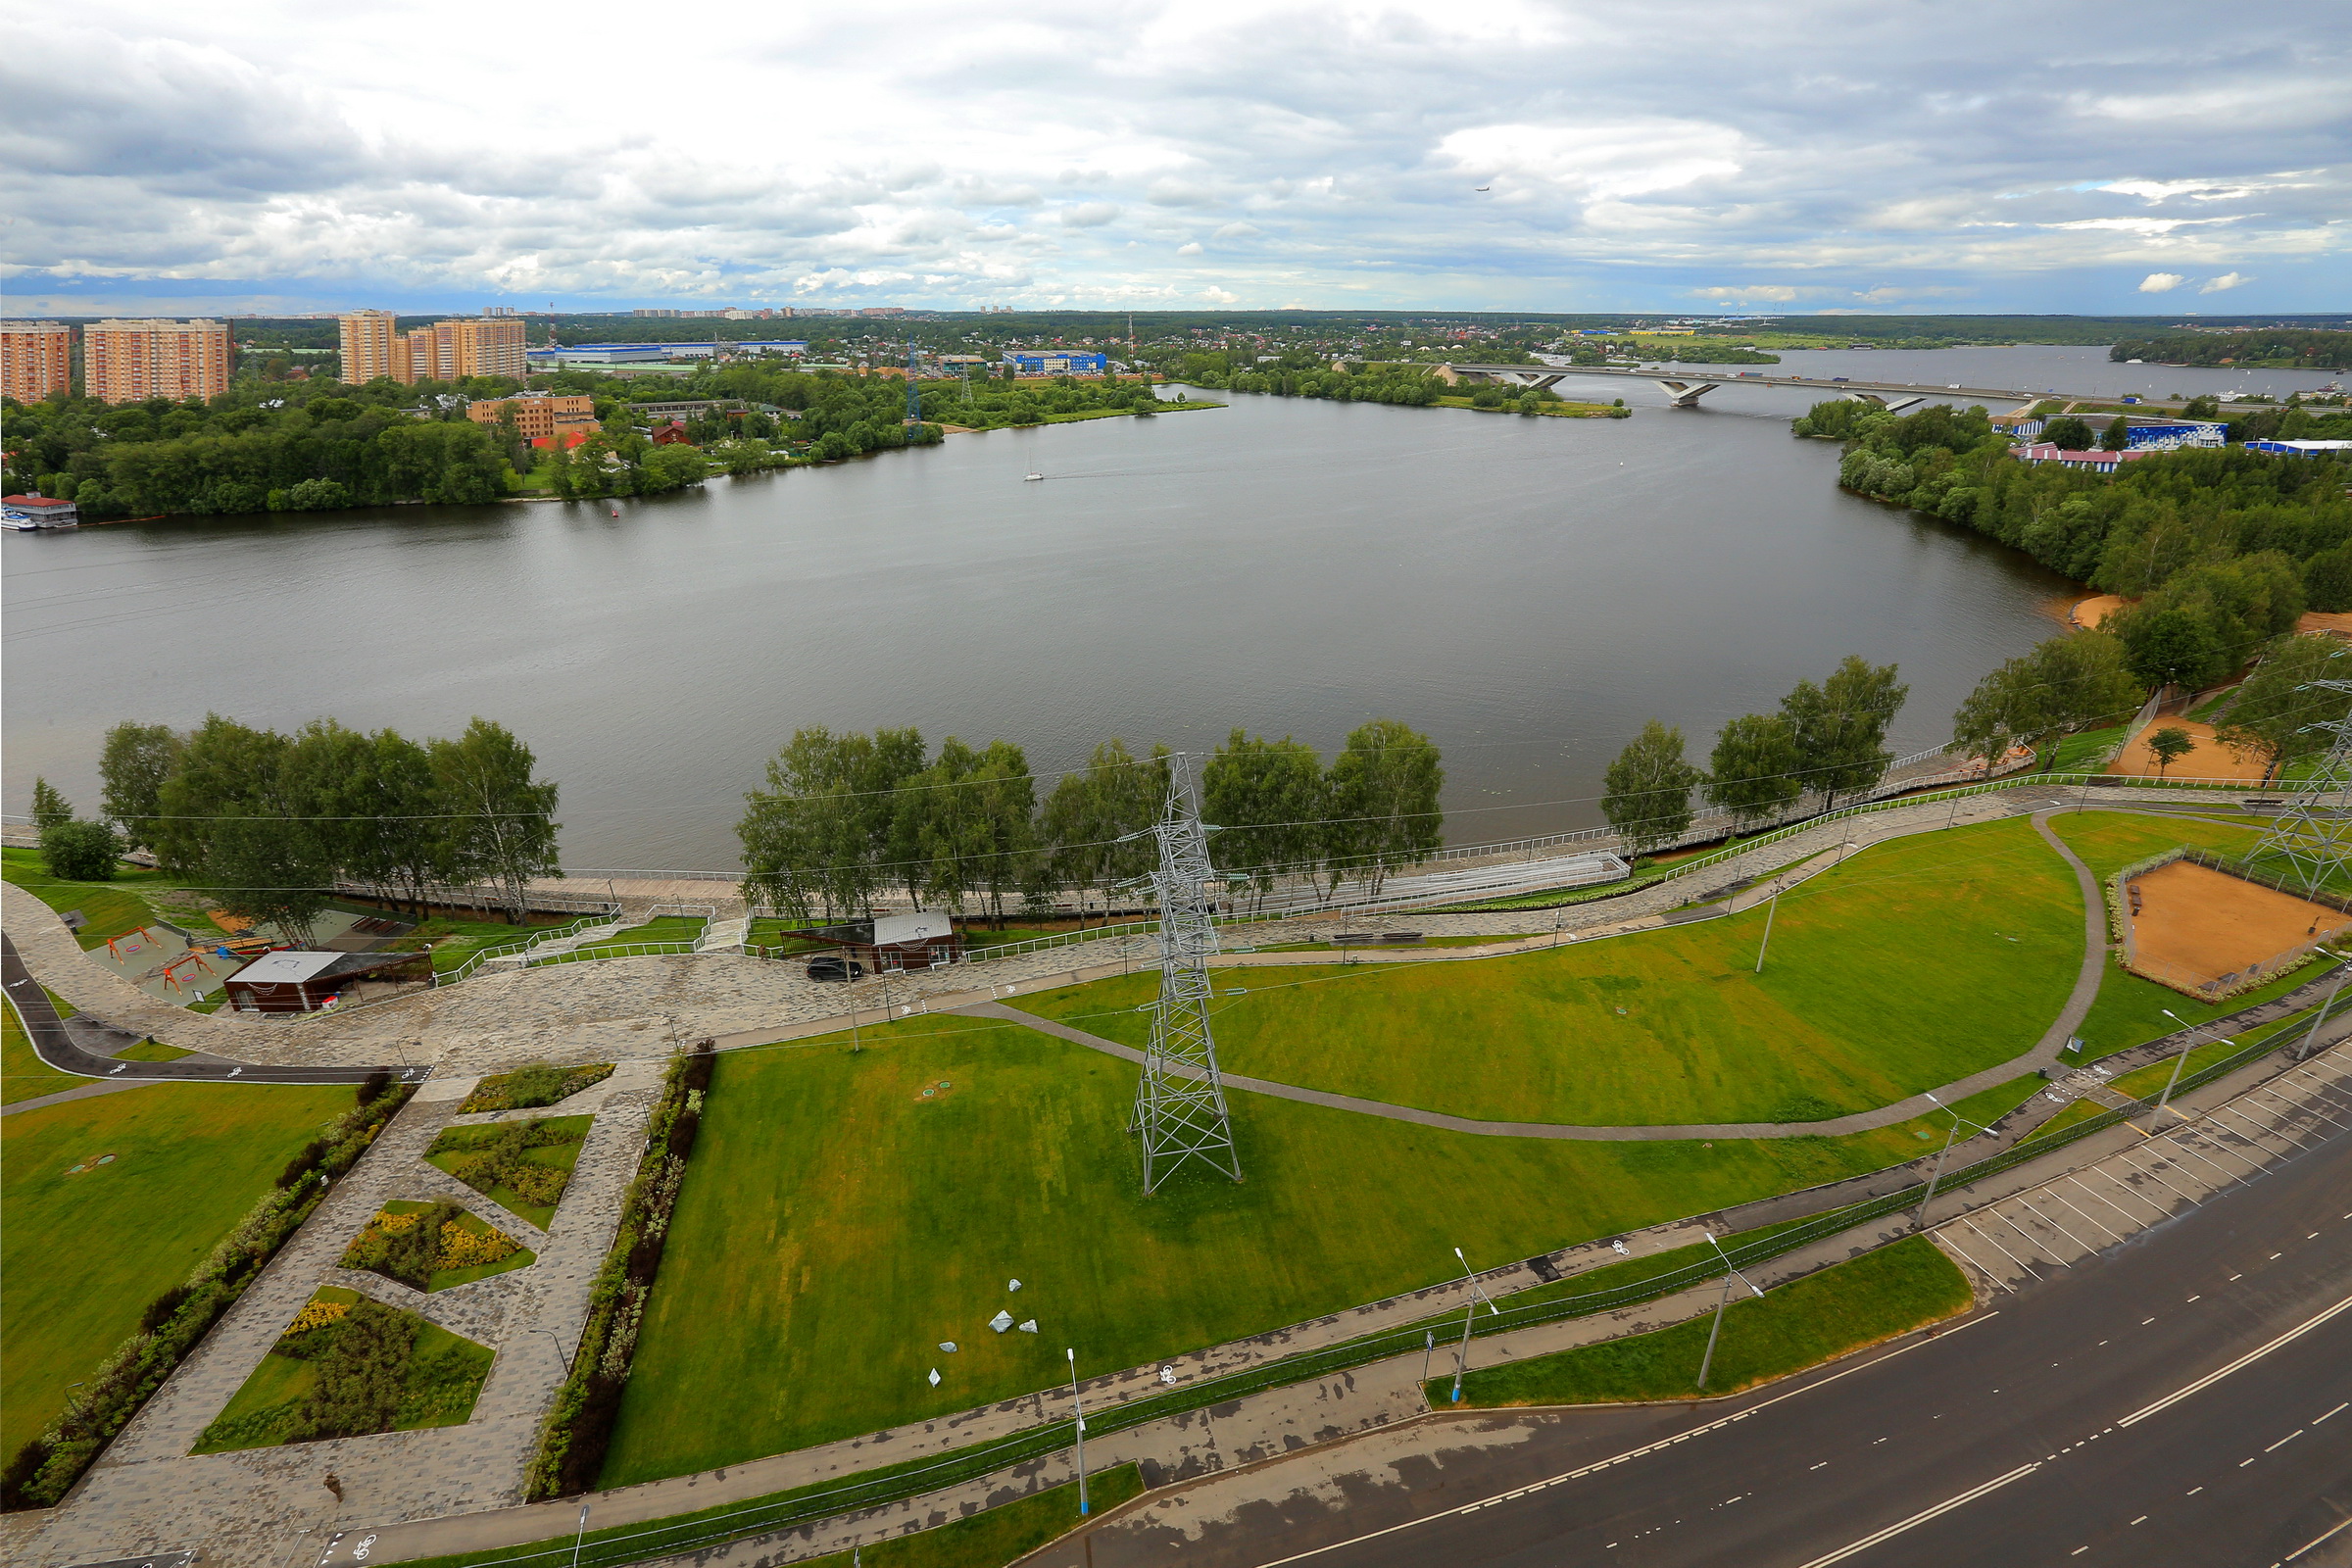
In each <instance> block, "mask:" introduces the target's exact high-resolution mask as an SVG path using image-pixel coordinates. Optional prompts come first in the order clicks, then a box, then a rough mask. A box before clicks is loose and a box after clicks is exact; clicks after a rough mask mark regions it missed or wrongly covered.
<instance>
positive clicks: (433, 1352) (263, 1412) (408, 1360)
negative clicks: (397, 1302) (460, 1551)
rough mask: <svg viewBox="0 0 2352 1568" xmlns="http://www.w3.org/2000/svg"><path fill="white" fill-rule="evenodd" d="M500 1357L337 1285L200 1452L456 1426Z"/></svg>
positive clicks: (199, 1443) (273, 1350)
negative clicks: (493, 1361)
mask: <svg viewBox="0 0 2352 1568" xmlns="http://www.w3.org/2000/svg"><path fill="white" fill-rule="evenodd" d="M409 1217H410V1218H411V1219H412V1220H414V1219H415V1218H416V1216H414V1215H412V1216H409ZM491 1360H492V1352H491V1351H490V1350H489V1348H486V1347H484V1346H480V1345H476V1344H474V1343H473V1342H472V1341H471V1340H466V1339H461V1338H459V1337H458V1336H457V1335H455V1334H452V1333H450V1332H449V1331H448V1330H446V1329H443V1328H440V1327H437V1326H436V1325H434V1324H431V1323H427V1322H426V1321H424V1319H422V1318H420V1317H417V1315H416V1314H415V1313H412V1312H403V1311H399V1310H397V1309H395V1308H393V1307H389V1306H385V1305H383V1304H382V1303H380V1302H377V1301H370V1300H368V1299H365V1298H362V1297H360V1296H359V1295H357V1294H356V1293H354V1292H351V1291H347V1290H343V1289H340V1288H339V1287H333V1286H330V1287H328V1288H326V1289H324V1290H321V1291H320V1292H319V1294H318V1296H317V1297H315V1298H313V1299H312V1300H311V1301H310V1303H309V1304H308V1305H306V1306H304V1307H303V1309H302V1310H301V1312H299V1313H298V1314H296V1316H295V1318H294V1321H293V1323H292V1324H290V1325H289V1326H288V1327H287V1329H286V1332H285V1333H284V1334H283V1335H282V1336H280V1337H279V1339H278V1342H277V1344H275V1345H274V1346H272V1347H270V1353H269V1354H268V1355H266V1356H264V1357H262V1363H261V1365H260V1366H258V1367H256V1368H254V1371H253V1374H252V1376H250V1377H248V1378H247V1379H246V1380H245V1382H244V1384H243V1386H242V1387H240V1388H239V1389H238V1390H237V1392H236V1395H235V1397H232V1398H231V1399H230V1400H229V1401H228V1406H227V1408H225V1409H223V1410H222V1411H221V1414H220V1416H219V1418H218V1419H216V1420H215V1421H214V1422H213V1424H212V1425H211V1426H209V1427H207V1428H205V1430H204V1435H203V1436H202V1437H200V1438H198V1439H197V1440H196V1446H195V1449H194V1451H195V1452H197V1453H220V1452H223V1451H225V1450H228V1449H232V1448H263V1447H272V1446H277V1445H279V1444H286V1443H314V1442H318V1441H319V1440H320V1439H324V1438H356V1437H365V1436H367V1435H368V1434H369V1433H374V1432H407V1431H412V1430H415V1429H417V1428H419V1427H439V1426H456V1425H458V1424H460V1423H462V1422H464V1421H466V1419H467V1418H468V1417H470V1416H471V1415H472V1413H473V1403H474V1400H475V1399H476V1398H477V1397H479V1396H480V1394H481V1389H482V1384H483V1382H484V1381H485V1380H486V1379H487V1378H488V1377H489V1375H490V1363H491Z"/></svg>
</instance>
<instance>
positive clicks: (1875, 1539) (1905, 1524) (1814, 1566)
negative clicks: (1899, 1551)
mask: <svg viewBox="0 0 2352 1568" xmlns="http://www.w3.org/2000/svg"><path fill="white" fill-rule="evenodd" d="M2040 1468H2041V1461H2040V1460H2038V1459H2036V1460H2035V1461H2034V1463H2032V1464H2021V1465H2019V1466H2018V1467H2017V1468H2016V1469H2014V1470H2012V1471H2010V1472H2009V1473H2008V1474H2007V1475H2005V1476H1995V1477H1993V1478H1992V1479H1991V1480H1990V1481H1987V1482H1985V1484H1984V1485H1983V1486H1980V1487H1972V1488H1970V1489H1969V1490H1968V1491H1966V1492H1963V1493H1961V1494H1960V1495H1958V1496H1955V1497H1946V1498H1944V1499H1943V1501H1941V1502H1939V1503H1937V1504H1936V1506H1935V1507H1933V1508H1922V1509H1921V1510H1920V1511H1919V1512H1917V1513H1915V1514H1913V1515H1912V1516H1911V1517H1910V1518H1908V1519H1905V1520H1903V1521H1902V1522H1901V1523H1899V1524H1891V1525H1888V1526H1887V1528H1886V1529H1884V1530H1882V1531H1879V1532H1878V1533H1877V1534H1876V1535H1869V1536H1864V1537H1863V1538H1862V1539H1861V1540H1860V1541H1857V1542H1854V1543H1852V1544H1848V1545H1843V1546H1840V1547H1838V1549H1837V1550H1836V1551H1833V1552H1831V1553H1829V1554H1828V1555H1827V1556H1823V1557H1816V1558H1814V1559H1813V1560H1812V1561H1811V1562H1809V1563H1806V1564H1805V1565H1804V1568H1829V1565H1830V1564H1831V1563H1834V1562H1843V1561H1845V1559H1846V1558H1848V1557H1851V1556H1853V1555H1854V1554H1855V1553H1856V1552H1860V1551H1867V1550H1869V1549H1870V1548H1871V1547H1873V1546H1875V1545H1877V1544H1879V1543H1880V1542H1882V1541H1890V1540H1892V1539H1893V1538H1894V1537H1896V1536H1899V1535H1901V1534H1902V1533H1903V1532H1904V1531H1906V1530H1912V1529H1916V1528H1917V1527H1919V1526H1920V1525H1924V1524H1926V1523H1927V1522H1928V1521H1929V1520H1931V1519H1939V1518H1941V1517H1942V1516H1943V1515H1945V1514H1947V1513H1950V1512H1951V1511H1952V1510H1953V1509H1954V1508H1960V1507H1965V1506H1967V1505H1968V1504H1969V1503H1972V1502H1974V1501H1976V1500H1977V1499H1978V1498H1979V1497H1982V1496H1984V1495H1985V1494H1987V1493H1990V1492H1997V1491H1998V1490H2000V1489H2001V1488H2002V1487H2005V1486H2007V1485H2009V1483H2010V1482H2012V1481H2022V1480H2024V1479H2025V1478H2026V1477H2027V1476H2030V1475H2032V1474H2033V1473H2034V1471H2036V1470H2038V1469H2040Z"/></svg>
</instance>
